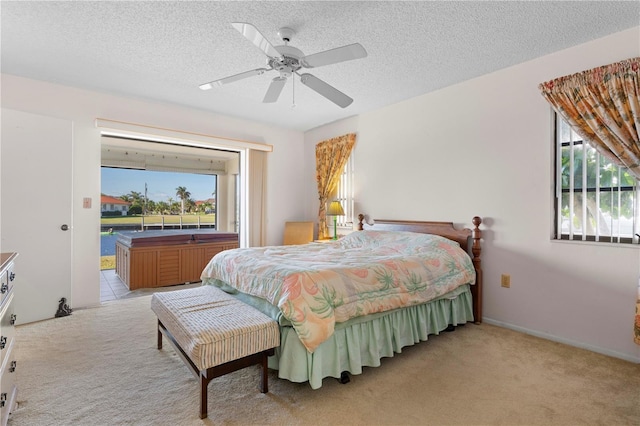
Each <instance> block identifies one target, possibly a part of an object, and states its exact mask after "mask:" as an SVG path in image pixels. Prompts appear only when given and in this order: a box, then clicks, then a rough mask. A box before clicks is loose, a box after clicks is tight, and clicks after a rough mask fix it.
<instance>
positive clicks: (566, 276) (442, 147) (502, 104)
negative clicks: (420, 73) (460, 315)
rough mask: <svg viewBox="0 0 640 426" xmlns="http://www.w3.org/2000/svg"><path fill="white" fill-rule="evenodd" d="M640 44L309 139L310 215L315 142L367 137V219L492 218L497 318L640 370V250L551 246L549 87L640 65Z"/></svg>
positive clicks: (597, 45) (444, 95) (592, 47)
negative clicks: (638, 338) (638, 322)
mask: <svg viewBox="0 0 640 426" xmlns="http://www.w3.org/2000/svg"><path fill="white" fill-rule="evenodd" d="M639 41H640V28H634V29H631V30H627V31H624V32H621V33H617V34H613V35H611V36H608V37H605V38H602V39H599V40H596V41H593V42H590V43H587V44H584V45H581V46H578V47H574V48H571V49H567V50H564V51H561V52H557V53H554V54H552V55H548V56H545V57H542V58H539V59H536V60H533V61H530V62H527V63H525V64H521V65H518V66H514V67H510V68H507V69H504V70H501V71H498V72H495V73H492V74H488V75H485V76H482V77H479V78H476V79H473V80H469V81H466V82H464V83H461V84H457V85H454V86H451V87H448V88H445V89H442V90H439V91H437V92H434V93H430V94H427V95H424V96H420V97H417V98H414V99H410V100H408V101H405V102H401V103H398V104H395V105H392V106H389V107H387V108H383V109H379V110H376V111H372V112H370V113H367V114H362V115H360V116H359V117H353V118H349V119H347V120H343V121H339V122H336V123H332V124H329V125H326V126H322V127H320V128H317V129H314V130H312V131H309V132H307V133H306V134H305V146H306V148H305V154H304V155H305V163H306V170H305V176H306V178H307V179H308V180H307V189H306V194H307V195H308V202H307V205H308V206H309V207H308V208H307V209H308V210H307V214H308V215H309V216H308V217H309V218H313V217H315V214H316V211H317V199H316V197H315V193H314V192H313V191H314V190H315V179H314V175H313V170H314V169H315V157H314V152H315V151H314V146H315V144H316V143H317V142H319V141H321V140H324V139H327V138H330V137H335V136H338V135H341V134H344V133H348V132H356V133H357V135H358V137H357V140H356V146H355V150H354V154H353V155H354V159H355V167H356V177H355V179H356V192H355V200H356V203H357V209H356V212H363V213H367V214H369V215H370V216H371V217H372V218H379V219H413V220H447V221H451V220H452V221H454V223H456V224H459V225H461V226H462V225H464V226H469V227H470V226H472V224H471V218H472V217H473V216H475V215H478V216H481V217H483V218H484V225H483V226H482V228H483V229H484V241H483V252H482V258H483V269H484V320H485V321H487V322H492V323H494V324H500V325H505V326H508V327H511V328H515V329H519V330H522V331H526V332H529V333H532V334H536V335H540V336H543V337H547V338H551V339H554V340H559V341H563V342H566V343H570V344H573V345H576V346H580V347H585V348H589V349H592V350H595V351H598V352H602V353H606V354H609V355H613V356H617V357H620V358H624V359H628V360H632V361H636V362H640V346H637V345H635V344H634V343H633V320H634V311H635V296H636V289H637V285H638V271H639V269H640V250H639V248H640V247H638V246H632V247H629V246H627V247H616V246H611V245H596V244H577V243H567V242H554V241H551V239H550V236H551V233H552V223H553V220H552V209H553V207H552V206H553V204H552V195H551V194H552V192H551V191H552V186H553V179H552V146H553V138H552V128H551V123H552V120H551V110H550V107H549V105H548V104H547V103H546V101H545V100H544V99H543V98H542V96H541V95H540V93H539V90H538V84H539V83H541V82H543V81H547V80H550V79H553V78H556V77H560V76H563V75H567V74H571V73H575V72H579V71H582V70H585V69H590V68H593V67H597V66H601V65H606V64H609V63H612V62H616V61H620V60H623V59H627V58H630V57H635V56H638V55H640V43H639ZM425 78H428V76H425ZM503 273H506V274H510V275H511V288H509V289H506V288H502V287H501V286H500V275H501V274H503Z"/></svg>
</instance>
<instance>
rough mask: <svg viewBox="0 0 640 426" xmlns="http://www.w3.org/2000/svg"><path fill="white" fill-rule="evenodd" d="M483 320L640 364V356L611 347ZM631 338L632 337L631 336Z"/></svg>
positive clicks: (485, 318)
mask: <svg viewBox="0 0 640 426" xmlns="http://www.w3.org/2000/svg"><path fill="white" fill-rule="evenodd" d="M482 322H485V323H487V324H491V325H495V326H497V327H502V328H508V329H510V330H514V331H519V332H520V333H524V334H529V335H531V336H536V337H540V338H542V339H547V340H551V341H553V342H558V343H563V344H565V345H569V346H574V347H576V348H580V349H586V350H588V351H591V352H596V353H599V354H602V355H607V356H610V357H613V358H619V359H623V360H625V361H629V362H633V363H635V364H640V357H634V356H630V355H628V354H623V353H620V352H616V351H612V350H610V349H605V348H600V347H598V346H591V345H586V344H584V343H580V342H576V341H574V340H571V339H565V338H563V337H558V336H554V335H553V334H548V333H542V332H540V331H535V330H530V329H528V328H524V327H519V326H517V325H513V324H509V323H506V322H502V321H497V320H494V319H491V318H487V317H482ZM629 338H631V337H629Z"/></svg>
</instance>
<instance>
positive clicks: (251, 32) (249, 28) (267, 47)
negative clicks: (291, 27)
mask: <svg viewBox="0 0 640 426" xmlns="http://www.w3.org/2000/svg"><path fill="white" fill-rule="evenodd" d="M231 25H233V28H235V29H236V30H238V31H240V32H241V33H242V35H243V36H245V37H246V38H247V39H248V40H249V41H250V42H251V43H253V44H255V45H256V46H257V47H258V49H260V50H262V51H263V52H264V53H265V54H266V55H267V56H268V57H270V58H277V59H282V55H281V54H280V52H278V51H277V50H276V48H275V47H273V45H272V44H271V43H269V40H267V39H266V38H265V36H263V35H262V34H261V33H260V31H258V29H257V28H256V27H254V26H253V25H251V24H247V23H246V22H233V23H231Z"/></svg>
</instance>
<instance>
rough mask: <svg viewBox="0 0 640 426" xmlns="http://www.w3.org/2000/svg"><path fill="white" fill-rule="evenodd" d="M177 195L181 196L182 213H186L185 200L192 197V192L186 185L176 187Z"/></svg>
mask: <svg viewBox="0 0 640 426" xmlns="http://www.w3.org/2000/svg"><path fill="white" fill-rule="evenodd" d="M176 196H177V197H178V198H180V214H184V202H185V200H188V199H189V197H191V193H190V192H189V191H187V188H185V187H184V186H179V187H177V188H176Z"/></svg>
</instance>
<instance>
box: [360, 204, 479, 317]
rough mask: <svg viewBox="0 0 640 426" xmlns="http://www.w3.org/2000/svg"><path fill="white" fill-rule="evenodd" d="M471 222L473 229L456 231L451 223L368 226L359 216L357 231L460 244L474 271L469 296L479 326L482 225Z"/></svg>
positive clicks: (394, 222) (392, 222)
mask: <svg viewBox="0 0 640 426" xmlns="http://www.w3.org/2000/svg"><path fill="white" fill-rule="evenodd" d="M471 222H472V223H473V225H474V226H475V227H474V228H473V229H469V228H463V229H456V228H455V227H454V226H453V222H421V221H411V220H381V219H374V223H373V225H369V224H368V223H366V222H365V221H364V215H363V214H359V215H358V230H359V231H362V230H365V229H369V230H375V231H408V232H417V233H420V234H434V235H440V236H443V237H445V238H448V239H450V240H453V241H455V242H457V243H458V244H460V247H462V249H463V250H465V251H466V252H467V253H468V254H469V257H471V260H472V261H473V267H474V268H475V270H476V284H475V285H472V286H471V294H472V295H473V318H474V319H475V322H476V324H479V323H481V322H482V266H481V263H480V252H481V248H480V240H481V239H482V231H481V230H480V228H479V227H480V224H481V223H482V218H480V217H479V216H475V217H474V218H473V219H472V220H471Z"/></svg>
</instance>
